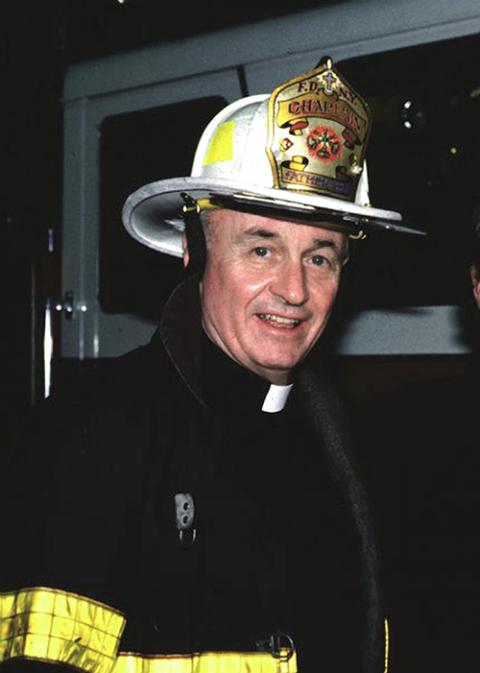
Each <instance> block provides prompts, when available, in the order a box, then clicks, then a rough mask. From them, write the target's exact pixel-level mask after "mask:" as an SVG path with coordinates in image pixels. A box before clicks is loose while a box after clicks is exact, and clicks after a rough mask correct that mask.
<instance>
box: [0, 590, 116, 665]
mask: <svg viewBox="0 0 480 673" xmlns="http://www.w3.org/2000/svg"><path fill="white" fill-rule="evenodd" d="M124 627H125V618H124V616H123V615H122V614H121V613H120V612H118V611H117V610H115V609H113V608H111V607H109V606H108V605H105V604H104V603H99V602H98V601H95V600H92V599H90V598H85V597H83V596H79V595H77V594H73V593H68V592H66V591H60V590H56V589H48V588H44V587H35V588H29V589H20V590H19V591H14V592H10V593H5V594H0V662H2V661H7V660H9V659H15V658H18V657H23V658H27V659H38V660H40V661H44V662H51V663H61V664H67V665H70V666H74V667H75V668H78V669H80V670H81V671H86V672H87V673H111V671H112V668H113V666H114V664H115V660H116V658H117V652H118V646H119V642H120V638H121V635H122V633H123V629H124Z"/></svg>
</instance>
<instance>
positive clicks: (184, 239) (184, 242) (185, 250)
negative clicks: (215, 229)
mask: <svg viewBox="0 0 480 673" xmlns="http://www.w3.org/2000/svg"><path fill="white" fill-rule="evenodd" d="M182 245H183V266H184V267H185V268H186V267H187V266H188V263H189V261H190V252H189V251H188V241H187V236H186V234H182Z"/></svg>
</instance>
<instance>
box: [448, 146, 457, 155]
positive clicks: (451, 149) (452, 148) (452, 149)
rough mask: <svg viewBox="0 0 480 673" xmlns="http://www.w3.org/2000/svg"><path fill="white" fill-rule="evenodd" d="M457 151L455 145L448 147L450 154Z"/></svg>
mask: <svg viewBox="0 0 480 673" xmlns="http://www.w3.org/2000/svg"><path fill="white" fill-rule="evenodd" d="M457 152H458V150H457V148H456V147H451V148H450V154H456V153H457Z"/></svg>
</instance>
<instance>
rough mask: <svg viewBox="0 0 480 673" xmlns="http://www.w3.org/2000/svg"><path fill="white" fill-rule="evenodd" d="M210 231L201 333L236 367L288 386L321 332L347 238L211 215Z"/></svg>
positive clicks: (232, 214) (258, 219) (254, 218)
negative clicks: (233, 361)
mask: <svg viewBox="0 0 480 673" xmlns="http://www.w3.org/2000/svg"><path fill="white" fill-rule="evenodd" d="M208 228H209V238H208V240H209V254H208V257H207V265H206V269H205V274H204V276H203V279H202V281H201V283H200V296H201V301H202V322H203V327H204V329H205V332H206V333H207V334H208V336H209V337H210V339H211V340H212V341H213V343H215V344H216V345H217V346H218V347H219V348H221V349H222V350H223V351H224V352H225V353H227V355H229V356H230V357H231V358H232V359H233V360H235V361H236V362H238V363H239V364H240V365H243V366H244V367H246V368H247V369H250V370H251V371H254V372H255V373H256V374H258V375H259V376H261V377H263V378H264V379H267V380H268V381H271V382H272V383H275V384H278V385H285V384H287V383H290V377H291V372H292V370H293V369H294V367H295V366H296V365H297V364H298V363H299V362H300V361H301V360H303V358H304V357H305V356H306V355H307V353H308V352H309V351H310V349H311V348H312V347H313V345H314V344H315V343H316V341H317V339H318V337H319V336H320V334H321V333H322V332H323V330H324V328H325V326H326V324H327V321H328V317H329V315H330V312H331V310H332V307H333V302H334V299H335V296H336V293H337V290H338V285H339V282H340V273H341V269H342V267H343V264H344V263H345V261H346V258H347V257H346V250H347V239H346V236H345V234H341V233H339V232H334V231H330V230H327V229H321V228H318V229H317V228H316V227H311V226H306V225H298V224H292V223H289V222H284V221H281V220H275V219H273V218H268V217H263V216H260V215H251V214H246V213H241V212H236V211H232V210H220V211H216V212H212V213H211V214H210V216H209V223H208ZM186 263H187V264H188V252H187V253H186Z"/></svg>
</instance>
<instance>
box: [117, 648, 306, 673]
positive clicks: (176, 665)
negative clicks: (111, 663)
mask: <svg viewBox="0 0 480 673" xmlns="http://www.w3.org/2000/svg"><path fill="white" fill-rule="evenodd" d="M112 673H297V657H296V655H295V652H294V653H293V654H292V656H291V657H290V658H289V659H287V658H286V657H285V658H280V659H275V658H274V657H272V655H271V654H269V653H268V652H203V653H201V654H193V655H178V656H170V655H168V656H167V655H165V656H148V657H145V656H144V657H142V656H141V655H137V654H129V653H124V652H120V654H119V655H118V659H117V663H116V665H115V667H114V669H113V671H112Z"/></svg>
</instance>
